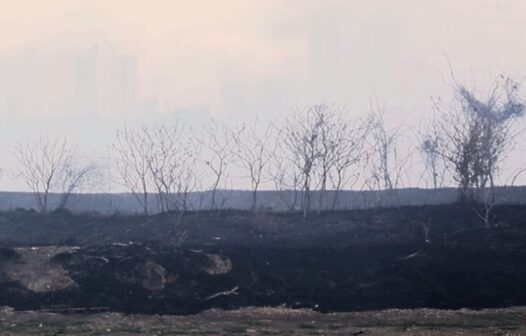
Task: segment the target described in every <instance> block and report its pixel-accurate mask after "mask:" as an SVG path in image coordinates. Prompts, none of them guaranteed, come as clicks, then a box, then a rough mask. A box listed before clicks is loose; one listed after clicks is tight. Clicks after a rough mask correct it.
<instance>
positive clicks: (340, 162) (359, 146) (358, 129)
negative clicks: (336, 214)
mask: <svg viewBox="0 0 526 336" xmlns="http://www.w3.org/2000/svg"><path fill="white" fill-rule="evenodd" d="M367 129H368V128H367V124H366V123H363V122H361V121H359V120H356V121H355V122H354V124H353V123H351V122H348V121H340V122H338V123H337V124H335V129H334V132H333V143H335V144H336V146H335V147H334V149H333V153H332V155H331V160H332V171H331V172H330V179H331V183H332V188H333V190H334V197H333V201H332V209H333V210H334V209H336V208H337V207H339V206H340V204H339V194H340V191H341V190H342V188H343V187H344V186H345V185H347V184H348V183H349V181H350V179H351V177H352V176H354V177H358V175H359V171H358V170H355V171H354V172H353V173H352V174H349V170H350V169H351V168H352V167H355V166H356V165H357V164H358V163H359V162H360V161H362V160H363V157H364V154H365V153H364V152H365V139H366V134H367Z"/></svg>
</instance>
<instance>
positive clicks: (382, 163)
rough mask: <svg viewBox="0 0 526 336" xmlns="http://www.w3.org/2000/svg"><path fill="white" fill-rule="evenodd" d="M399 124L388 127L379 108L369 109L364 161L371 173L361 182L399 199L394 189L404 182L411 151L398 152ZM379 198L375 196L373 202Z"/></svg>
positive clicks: (370, 188) (374, 189) (371, 188)
mask: <svg viewBox="0 0 526 336" xmlns="http://www.w3.org/2000/svg"><path fill="white" fill-rule="evenodd" d="M401 129H402V128H401V127H399V128H394V129H389V128H387V127H386V125H385V121H384V118H383V115H382V113H381V112H378V110H376V111H375V110H374V109H373V110H372V111H371V113H370V115H369V121H368V126H367V131H368V140H367V141H368V149H367V165H368V166H369V169H370V171H371V176H370V177H369V179H366V181H365V185H366V186H367V187H368V189H369V190H371V191H373V192H376V191H378V192H382V193H385V192H388V194H386V196H387V195H392V196H394V198H395V201H396V202H397V203H399V200H398V192H397V189H398V188H400V187H401V185H403V183H404V173H406V171H407V166H408V163H409V161H410V159H411V157H412V155H413V154H414V153H413V152H411V151H409V152H407V153H406V152H401V151H400V150H399V149H400V146H399V141H400V139H401V134H402V132H401ZM377 201H379V200H377V199H375V202H377Z"/></svg>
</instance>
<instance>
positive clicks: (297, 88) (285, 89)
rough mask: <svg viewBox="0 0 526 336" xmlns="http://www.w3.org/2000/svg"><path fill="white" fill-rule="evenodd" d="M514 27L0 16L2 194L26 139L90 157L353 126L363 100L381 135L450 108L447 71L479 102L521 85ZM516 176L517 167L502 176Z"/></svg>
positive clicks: (222, 10) (523, 45)
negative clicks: (342, 120)
mask: <svg viewBox="0 0 526 336" xmlns="http://www.w3.org/2000/svg"><path fill="white" fill-rule="evenodd" d="M524 13H526V2H524V1H521V0H457V1H450V0H442V1H421V0H395V1H387V0H384V1H382V0H372V1H345V0H302V1H281V0H225V1H220V2H218V1H212V0H210V1H205V0H201V1H193V2H188V1H179V0H172V1H169V0H154V1H148V2H145V1H137V2H130V1H124V0H111V1H102V0H91V1H87V0H49V1H45V2H44V1H42V2H40V1H30V0H21V1H17V2H14V3H10V2H6V3H5V4H4V6H3V10H2V12H0V141H1V143H2V146H0V168H2V170H3V171H4V173H3V174H2V176H1V178H0V190H27V188H26V187H25V185H24V184H23V182H22V181H20V180H19V179H16V178H14V177H15V175H16V163H15V159H14V155H13V147H14V146H15V144H16V143H17V142H20V141H28V140H34V139H36V138H37V137H39V136H67V137H68V138H69V140H70V142H71V143H75V144H77V145H79V147H80V148H81V149H82V150H83V151H84V152H85V153H86V154H88V155H91V156H94V157H97V158H101V157H107V156H108V146H109V145H110V144H111V142H112V141H113V136H114V133H115V130H116V129H118V128H121V127H124V126H126V125H127V126H137V125H140V124H143V123H155V122H167V121H174V120H176V119H178V120H182V121H184V122H186V123H189V124H192V125H194V126H195V127H196V129H198V128H199V125H200V124H201V123H203V122H206V121H208V120H209V119H210V118H215V119H217V120H219V121H221V122H225V123H234V122H235V123H239V122H243V121H246V122H249V121H251V120H253V119H254V118H255V117H256V116H257V117H258V118H259V119H260V120H262V121H263V122H266V121H270V120H282V119H283V118H284V117H286V116H287V115H290V114H291V113H292V112H293V111H294V109H296V108H301V107H305V106H309V105H312V104H316V103H320V102H329V103H331V104H337V105H339V106H346V107H347V111H348V112H349V114H350V115H351V116H352V117H359V116H360V115H363V114H365V113H366V112H367V111H368V108H369V104H370V101H371V99H372V97H375V99H376V98H377V99H378V101H379V102H380V105H381V106H382V107H383V110H384V113H385V117H386V119H387V120H388V122H389V125H390V126H392V127H396V126H399V125H400V124H407V125H409V126H410V127H412V128H419V127H421V120H422V119H423V118H430V117H431V116H432V114H433V109H432V104H431V100H430V97H431V96H440V97H442V98H443V99H445V100H449V99H451V97H452V88H451V87H450V77H449V70H450V69H449V64H448V60H449V62H450V63H451V66H452V67H453V70H454V71H455V75H456V77H457V78H458V79H459V80H461V81H462V82H464V83H466V84H467V85H468V86H470V87H472V88H474V89H475V90H478V92H481V93H486V92H487V90H489V88H490V86H491V84H492V82H493V80H494V79H495V78H496V76H498V75H499V74H501V73H503V74H505V75H507V76H510V77H512V78H514V79H516V80H517V81H519V82H523V83H524V79H525V78H526V61H525V60H526V33H525V32H526V21H525V20H524ZM485 90H486V91H485ZM521 93H522V96H523V97H524V98H526V89H524V88H523V90H522V91H521ZM523 124H524V123H523ZM524 140H525V139H524V137H522V138H520V139H518V142H517V146H516V153H521V151H522V153H524V151H526V147H525V146H526V145H524V144H525V143H526V142H525V141H524ZM518 167H526V158H524V155H515V156H512V157H510V158H509V160H508V161H507V163H506V166H505V171H503V175H504V174H508V175H509V174H511V173H512V172H513V171H515V170H516V169H517V168H518ZM519 182H521V184H525V183H526V176H524V178H521V179H519ZM240 186H242V185H240ZM100 191H102V192H104V191H107V190H100Z"/></svg>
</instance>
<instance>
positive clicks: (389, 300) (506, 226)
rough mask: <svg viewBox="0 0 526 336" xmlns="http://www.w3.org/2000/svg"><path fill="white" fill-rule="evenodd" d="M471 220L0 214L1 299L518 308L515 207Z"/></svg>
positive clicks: (520, 264)
mask: <svg viewBox="0 0 526 336" xmlns="http://www.w3.org/2000/svg"><path fill="white" fill-rule="evenodd" d="M480 214H482V210H478V213H477V211H475V210H474V209H473V208H472V207H465V206H459V205H451V206H433V207H403V208H399V209H376V210H360V211H358V210H356V211H341V212H340V211H338V212H326V213H321V214H313V216H312V217H310V218H309V219H307V220H302V219H301V217H300V215H299V214H286V213H282V214H273V213H258V214H252V213H250V212H240V211H223V212H220V213H217V212H200V213H189V214H185V215H184V216H182V217H181V216H180V215H179V214H175V213H172V214H163V215H158V216H153V217H141V216H126V217H124V216H111V217H101V216H95V215H72V214H69V213H62V212H59V213H52V214H48V215H40V214H36V213H34V212H27V211H16V212H9V213H4V214H2V216H1V217H0V241H1V242H3V244H4V246H6V247H4V248H3V249H0V270H1V271H2V272H1V275H0V305H8V306H13V307H15V308H18V309H57V310H62V311H67V310H69V309H71V308H84V309H92V310H97V309H99V310H113V311H122V312H128V313H139V312H140V313H179V314H186V313H194V312H198V311H201V310H204V309H208V308H213V307H219V308H229V309H230V308H237V307H242V306H279V305H284V306H287V307H298V308H299V307H309V308H313V309H316V310H320V311H352V310H371V309H384V308H416V307H429V308H461V307H470V308H483V307H504V306H513V305H526V267H524V264H525V261H526V222H525V220H526V207H521V206H499V207H497V208H495V209H494V211H493V213H492V216H491V218H490V219H491V220H490V224H491V228H489V229H486V228H483V223H482V221H481V219H480V217H479V215H480ZM57 245H62V246H63V247H60V248H59V247H57ZM35 246H38V247H35ZM66 246H69V247H66ZM72 246H78V247H72ZM37 256H38V257H37ZM42 256H44V257H42ZM35 260H36V262H35ZM32 262H33V263H32ZM33 264H34V265H33ZM42 265H44V266H42Z"/></svg>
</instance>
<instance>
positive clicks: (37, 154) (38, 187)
mask: <svg viewBox="0 0 526 336" xmlns="http://www.w3.org/2000/svg"><path fill="white" fill-rule="evenodd" d="M15 154H16V157H17V160H18V163H19V166H20V177H21V178H22V179H23V180H24V182H25V183H26V185H27V186H28V187H29V188H30V189H31V190H32V191H33V194H34V196H35V200H36V202H37V207H38V209H39V210H40V211H41V212H44V213H45V212H47V211H48V210H49V194H50V193H51V192H61V193H62V197H61V200H60V202H59V207H65V206H66V204H67V202H68V200H69V198H70V195H71V194H72V193H74V192H75V191H77V190H79V189H81V188H82V187H83V186H86V184H87V183H88V182H89V180H90V179H91V178H92V177H93V175H94V173H95V172H96V170H97V167H96V166H95V165H94V164H80V163H79V162H80V161H79V158H78V157H77V152H76V148H75V147H71V146H69V145H68V143H67V140H66V138H40V139H38V140H37V141H36V142H34V143H25V144H18V145H17V147H16V150H15Z"/></svg>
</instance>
